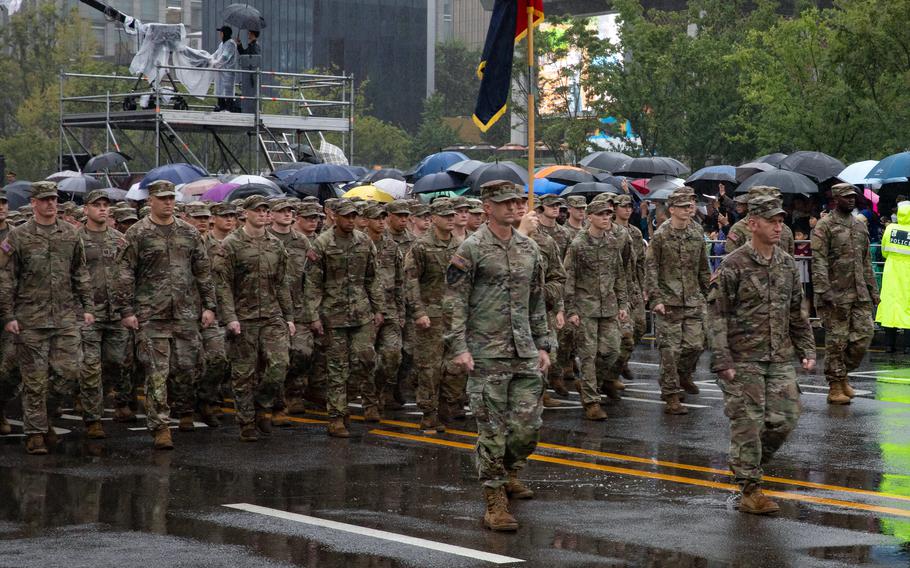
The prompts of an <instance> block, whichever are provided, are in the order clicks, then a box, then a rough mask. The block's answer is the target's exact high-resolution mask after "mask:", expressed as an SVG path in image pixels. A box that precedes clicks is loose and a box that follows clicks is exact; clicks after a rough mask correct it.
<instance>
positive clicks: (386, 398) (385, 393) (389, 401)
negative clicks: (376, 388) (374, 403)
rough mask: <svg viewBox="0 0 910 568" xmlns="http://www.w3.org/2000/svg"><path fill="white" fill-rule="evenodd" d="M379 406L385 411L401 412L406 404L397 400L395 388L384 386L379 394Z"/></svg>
mask: <svg viewBox="0 0 910 568" xmlns="http://www.w3.org/2000/svg"><path fill="white" fill-rule="evenodd" d="M379 401H380V402H379V405H380V407H381V408H382V409H383V410H401V409H402V408H404V404H403V403H401V402H398V401H397V400H395V386H394V385H384V386H383V387H382V392H381V393H380V394H379Z"/></svg>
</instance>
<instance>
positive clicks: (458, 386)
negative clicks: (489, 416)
mask: <svg viewBox="0 0 910 568" xmlns="http://www.w3.org/2000/svg"><path fill="white" fill-rule="evenodd" d="M467 384H468V372H467V371H466V370H465V369H464V367H461V366H460V365H453V364H452V356H451V355H450V353H449V352H446V353H445V355H444V356H443V362H442V379H441V383H440V385H439V396H440V398H441V400H443V401H445V403H446V404H448V405H450V406H452V405H456V404H460V403H459V401H461V400H463V397H464V396H465V394H466V388H467ZM462 404H463V403H462Z"/></svg>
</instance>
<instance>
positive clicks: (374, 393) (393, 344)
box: [363, 320, 401, 408]
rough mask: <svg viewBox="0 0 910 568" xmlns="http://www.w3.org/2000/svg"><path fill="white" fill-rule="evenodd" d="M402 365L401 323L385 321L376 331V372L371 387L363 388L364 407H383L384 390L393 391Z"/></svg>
mask: <svg viewBox="0 0 910 568" xmlns="http://www.w3.org/2000/svg"><path fill="white" fill-rule="evenodd" d="M399 365H401V325H399V323H398V322H397V321H394V320H393V321H388V322H385V323H383V324H382V325H381V326H380V327H379V329H378V330H377V331H376V372H375V374H374V377H373V381H372V384H371V385H369V387H370V388H364V389H363V407H364V408H367V407H370V406H379V407H380V408H381V407H382V404H383V402H384V401H382V400H380V399H381V397H382V393H383V391H385V392H387V393H391V392H392V389H394V388H395V384H396V383H397V382H398V366H399Z"/></svg>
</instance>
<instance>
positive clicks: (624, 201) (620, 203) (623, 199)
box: [613, 193, 632, 207]
mask: <svg viewBox="0 0 910 568" xmlns="http://www.w3.org/2000/svg"><path fill="white" fill-rule="evenodd" d="M613 205H615V206H616V207H632V196H631V195H628V194H626V193H621V194H619V195H616V196H614V197H613Z"/></svg>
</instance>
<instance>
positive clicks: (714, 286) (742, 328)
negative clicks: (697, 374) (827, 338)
mask: <svg viewBox="0 0 910 568" xmlns="http://www.w3.org/2000/svg"><path fill="white" fill-rule="evenodd" d="M802 299H803V293H802V286H801V284H800V280H799V271H798V270H797V269H796V261H794V260H793V257H792V256H790V255H789V254H787V253H785V252H784V251H783V250H781V249H780V248H779V247H774V254H773V256H772V257H771V259H770V261H769V260H765V259H764V258H763V257H762V256H761V255H760V254H758V253H757V252H756V251H755V249H754V248H752V244H751V243H746V245H745V246H743V247H740V248H739V249H737V250H736V251H734V252H733V253H731V254H729V255H727V257H726V258H724V260H723V262H721V264H720V267H719V268H718V269H717V273H716V274H715V275H714V279H713V282H712V283H711V291H710V293H709V297H708V305H709V309H710V310H711V317H709V318H707V319H708V321H709V325H710V326H711V345H712V351H713V355H712V363H711V369H712V370H713V371H715V372H716V371H722V370H724V369H731V368H733V367H734V363H739V362H765V363H784V362H788V361H792V360H793V356H794V354H796V355H797V356H798V357H799V358H800V359H803V358H806V359H815V338H814V337H813V335H812V328H811V327H810V325H809V320H808V319H806V318H805V317H804V316H803V314H802V311H801V303H802Z"/></svg>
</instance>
